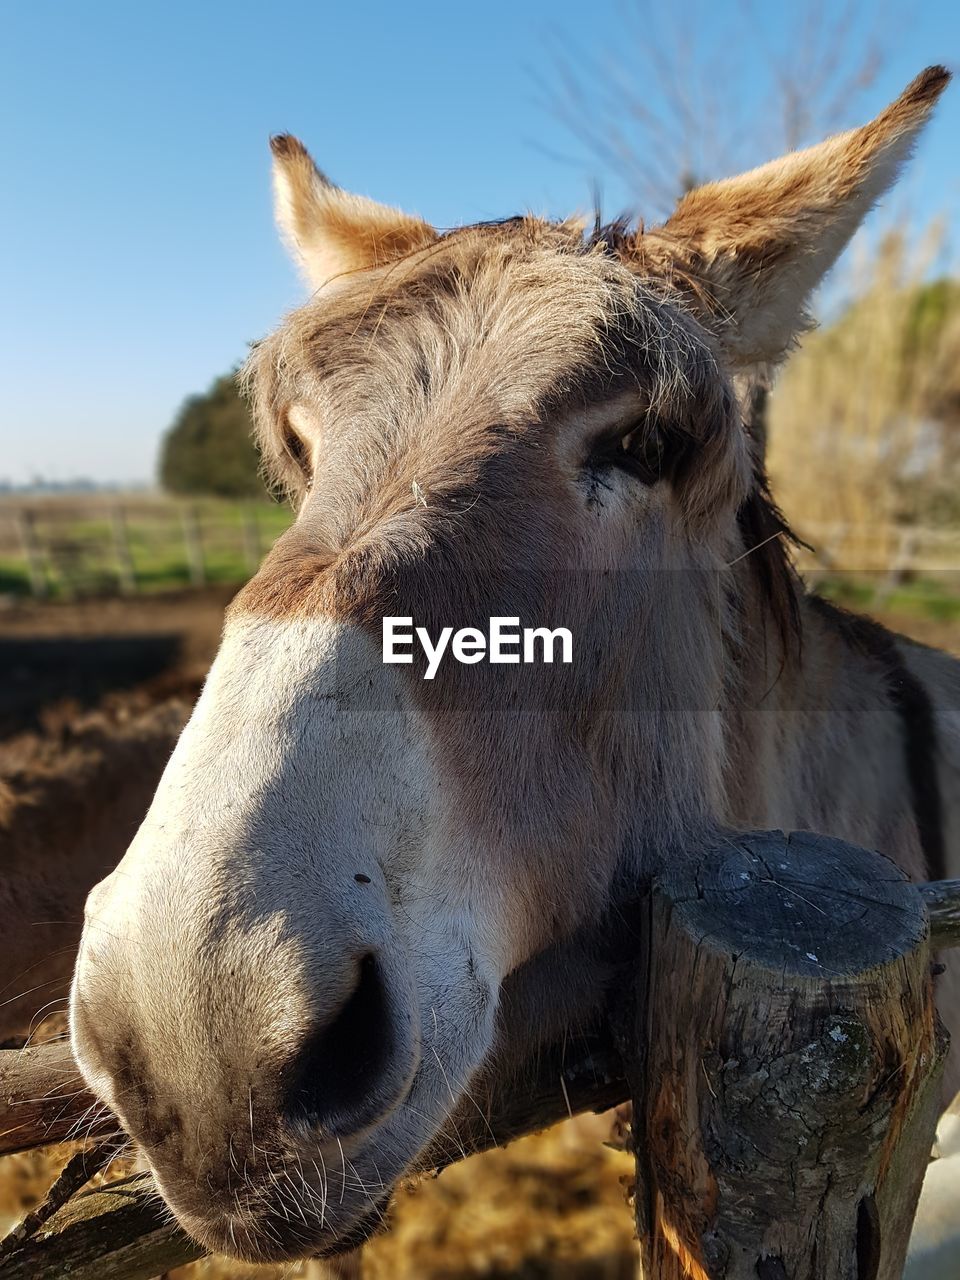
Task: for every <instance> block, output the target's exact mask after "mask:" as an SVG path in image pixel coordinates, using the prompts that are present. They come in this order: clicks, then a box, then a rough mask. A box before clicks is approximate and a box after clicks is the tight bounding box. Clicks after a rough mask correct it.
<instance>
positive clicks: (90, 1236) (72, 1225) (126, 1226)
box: [0, 1174, 203, 1280]
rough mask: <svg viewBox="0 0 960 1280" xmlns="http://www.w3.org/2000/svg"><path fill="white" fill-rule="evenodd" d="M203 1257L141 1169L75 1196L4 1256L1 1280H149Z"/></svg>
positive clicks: (0, 1270) (0, 1269)
mask: <svg viewBox="0 0 960 1280" xmlns="http://www.w3.org/2000/svg"><path fill="white" fill-rule="evenodd" d="M202 1256H203V1250H202V1249H201V1248H200V1246H199V1245H198V1244H196V1243H195V1241H193V1240H191V1239H190V1237H189V1236H188V1235H187V1234H186V1232H184V1231H181V1230H180V1229H179V1228H177V1227H172V1226H171V1225H170V1214H169V1212H168V1211H167V1210H166V1209H165V1208H164V1206H163V1204H162V1202H161V1201H160V1199H159V1197H158V1196H157V1194H156V1191H155V1190H154V1188H153V1183H152V1181H151V1179H150V1178H149V1177H148V1176H147V1175H146V1174H140V1175H138V1176H137V1177H134V1178H129V1179H127V1180H125V1181H123V1182H113V1183H110V1184H109V1185H108V1186H106V1187H103V1188H101V1189H99V1190H97V1191H91V1192H88V1193H87V1194H85V1195H80V1196H75V1197H74V1199H72V1200H71V1201H69V1202H68V1203H67V1204H66V1205H64V1207H63V1208H62V1209H61V1210H60V1212H59V1213H57V1214H55V1215H54V1217H52V1218H51V1219H50V1220H49V1221H48V1222H47V1223H45V1225H44V1227H43V1229H42V1230H41V1231H40V1232H38V1234H37V1235H35V1236H33V1237H32V1238H31V1239H30V1240H28V1241H27V1242H26V1243H25V1245H24V1247H23V1248H22V1249H19V1250H18V1251H17V1252H16V1253H13V1254H11V1255H10V1256H9V1257H6V1258H4V1259H3V1262H2V1265H0V1277H2V1280H63V1277H64V1276H70V1278H71V1280H150V1277H151V1276H158V1275H162V1274H163V1273H164V1272H165V1271H169V1270H171V1269H172V1268H173V1267H180V1266H184V1265H185V1264H186V1263H188V1262H193V1261H194V1260H195V1259H196V1258H199V1257H202Z"/></svg>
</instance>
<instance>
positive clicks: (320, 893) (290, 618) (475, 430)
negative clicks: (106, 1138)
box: [72, 69, 947, 1258]
mask: <svg viewBox="0 0 960 1280" xmlns="http://www.w3.org/2000/svg"><path fill="white" fill-rule="evenodd" d="M946 79H947V77H946V73H945V72H943V71H941V70H939V69H933V70H930V71H927V72H926V73H924V74H923V75H922V76H920V77H919V78H918V79H917V80H916V81H915V82H914V83H913V84H912V85H911V86H910V87H909V88H908V89H907V90H906V92H905V93H904V94H903V96H902V97H901V98H899V99H898V100H897V101H896V102H895V103H894V104H893V105H892V106H891V107H889V108H888V109H887V110H886V111H884V112H883V113H882V114H881V115H880V116H879V117H878V118H877V119H876V120H875V121H874V122H873V123H872V124H870V125H867V126H866V127H865V128H862V129H858V130H855V131H853V132H851V133H848V134H845V135H843V136H841V137H836V138H833V139H831V140H830V141H828V142H826V143H824V144H823V145H822V146H819V147H815V148H813V149H812V150H809V151H805V152H800V153H796V154H793V155H789V156H787V157H786V158H784V159H783V160H780V161H777V162H775V163H773V164H770V165H767V166H765V167H763V168H761V169H757V170H755V171H753V172H752V173H748V174H746V175H744V176H742V177H739V178H734V179H732V180H730V181H726V182H719V183H715V184H712V185H710V186H707V187H703V188H701V189H699V190H695V191H693V192H691V193H690V194H689V195H688V196H686V197H685V198H684V200H683V201H682V202H681V204H680V205H679V207H678V209H677V211H676V212H675V214H674V215H673V217H672V218H671V219H670V220H669V221H668V222H667V223H666V225H664V226H662V227H659V228H656V229H654V230H650V231H647V232H640V231H632V230H630V229H628V228H626V227H622V226H617V227H610V228H606V229H602V230H598V231H597V232H596V233H595V234H593V235H592V236H585V235H584V233H583V228H582V227H581V225H580V224H577V223H573V222H568V223H561V224H550V223H546V222H543V221H540V220H538V219H534V218H529V217H528V218H517V219H512V220H508V221H506V222H502V223H498V224H494V225H480V226H473V227H466V228H463V229H461V230H457V231H453V232H450V233H448V234H443V235H441V234H438V233H437V232H436V231H434V230H433V229H432V228H431V227H429V226H428V225H427V224H426V223H425V222H423V221H421V220H420V219H418V218H415V217H410V216H407V215H405V214H401V213H397V212H395V211H394V210H392V209H388V208H385V207H382V206H380V205H378V204H375V203H373V202H372V201H370V200H367V199H364V198H361V197H356V196H350V195H347V194H345V193H344V192H343V191H341V190H339V189H338V188H337V187H335V186H334V185H332V184H331V183H330V182H328V181H327V179H326V178H324V177H323V176H322V175H321V174H320V173H319V172H318V170H317V169H316V168H315V167H314V165H313V162H312V161H311V159H310V157H309V156H308V155H307V152H306V151H305V150H304V148H303V147H302V146H301V145H300V143H299V142H297V141H296V140H294V139H293V138H289V137H283V138H277V139H275V140H274V143H273V151H274V157H275V178H276V193H277V210H278V218H279V222H280V225H281V229H282V231H283V233H284V235H285V236H286V238H287V239H288V240H289V242H290V244H291V246H292V248H293V250H294V253H295V254H296V256H297V258H298V259H299V261H300V263H301V264H302V266H303V269H304V271H305V273H306V275H307V278H308V280H309V281H310V283H311V285H312V288H313V293H312V295H311V297H310V299H309V301H308V302H307V303H306V304H305V305H304V306H303V307H301V308H300V309H299V310H297V311H296V312H294V313H293V314H292V315H291V316H290V317H289V318H288V319H287V320H286V322H285V323H284V324H283V326H282V327H281V329H280V330H279V332H277V333H276V334H274V335H273V336H272V337H271V338H269V339H267V340H266V341H265V342H263V343H261V344H260V345H259V346H258V347H257V349H256V351H255V352H254V354H253V356H252V358H251V360H250V363H249V370H248V373H249V380H250V386H251V389H252V395H253V400H254V404H255V410H256V422H257V431H258V434H259V439H260V444H261V448H262V451H263V454H264V456H265V458H266V460H267V464H268V466H269V467H270V469H271V472H272V473H273V475H274V477H275V478H276V479H277V480H279V481H280V482H282V483H283V484H284V485H285V486H286V488H287V489H288V490H289V492H290V493H291V495H292V496H293V499H294V501H295V503H296V507H297V513H298V514H297V519H296V522H295V523H294V525H293V527H292V528H291V529H290V530H289V532H288V533H286V534H285V535H284V536H283V537H282V538H281V539H280V540H279V541H278V543H277V544H276V546H275V547H274V549H273V550H272V552H271V553H270V555H269V556H268V557H267V559H266V561H265V562H264V565H263V567H262V568H261V570H260V572H259V573H258V574H257V575H256V577H255V578H254V579H253V580H252V581H251V582H250V583H249V584H248V586H247V587H246V588H245V589H244V590H243V591H242V592H241V593H240V594H239V596H238V597H237V598H236V600H235V601H234V603H233V605H232V606H231V608H230V611H229V614H228V617H227V622H226V627H225V631H224V637H223V643H222V647H221V649H220V652H219V654H218V656H217V658H216V661H215V663H214V665H213V668H212V670H211V672H210V676H209V679H208V681H207V684H206V688H205V689H204V692H203V695H202V697H201V698H200V701H199V703H198V705H197V708H196V710H195V712H194V714H193V717H192V719H191V721H190V723H189V725H188V726H187V728H186V730H185V731H184V734H183V737H182V738H181V740H180V743H179V745H178V746H177V749H176V751H175V753H174V755H173V758H172V759H171V761H170V764H169V767H168V768H167V771H166V773H165V774H164V777H163V779H162V781H161V783H160V787H159V790H158V792H157V795H156V798H155V800H154V802H153V805H152V806H151V808H150V811H149V813H148V815H147V817H146V820H145V821H144V823H143V826H142V827H141V829H140V831H139V833H138V835H137V837H136V839H135V841H134V843H133V845H132V846H131V848H130V850H129V852H128V853H127V855H126V857H125V858H124V859H123V861H122V862H121V864H120V866H119V867H118V868H117V870H116V871H115V872H114V873H113V874H112V875H111V876H109V877H108V878H107V879H106V880H105V881H104V882H103V883H102V884H100V885H99V886H97V888H96V889H94V891H93V892H92V893H91V895H90V899H89V903H88V907H87V924H86V929H85V933H84V941H83V947H82V952H81V956H80V960H79V963H78V968H77V974H76V979H75V984H74V992H73V1003H72V1028H73V1041H74V1046H75V1050H76V1054H77V1057H78V1060H79V1062H80V1064H81V1066H82V1069H83V1072H84V1074H85V1076H86V1078H87V1080H88V1082H89V1083H90V1085H91V1087H92V1088H93V1089H94V1090H95V1091H96V1093H97V1094H98V1095H99V1096H100V1097H101V1098H102V1099H103V1100H104V1101H105V1102H106V1103H107V1104H108V1105H109V1106H110V1107H111V1108H113V1110H114V1111H115V1112H116V1114H117V1115H118V1117H119V1118H120V1120H121V1121H122V1123H123V1125H124V1127H125V1128H126V1129H127V1130H128V1131H129V1132H130V1133H131V1134H132V1135H133V1136H134V1138H136V1139H137V1141H138V1142H139V1144H140V1145H141V1146H142V1149H143V1151H144V1153H145V1156H146V1159H147V1160H148V1161H149V1164H150V1167H151V1168H152V1170H153V1171H154V1174H155V1176H156V1180H157V1184H158V1186H159V1188H160V1190H161V1192H162V1194H163V1196H164V1197H165V1199H166V1200H167V1202H168V1203H169V1205H170V1206H171V1208H172V1209H173V1210H174V1212H175V1213H176V1215H177V1217H178V1218H179V1219H180V1221H181V1222H182V1223H183V1225H184V1226H185V1227H186V1228H187V1230H188V1231H190V1232H191V1233H192V1234H194V1235H195V1236H196V1237H197V1238H198V1239H199V1240H201V1241H202V1242H203V1243H204V1244H205V1245H207V1246H209V1247H210V1248H212V1249H217V1250H226V1251H228V1252H235V1253H240V1254H243V1255H248V1256H251V1257H259V1258H268V1257H269V1258H284V1257H291V1256H298V1255H302V1254H307V1253H317V1252H330V1251H335V1250H337V1249H339V1248H345V1247H348V1246H349V1245H351V1244H352V1243H354V1242H355V1241H356V1240H357V1239H358V1238H360V1237H361V1236H362V1234H363V1232H364V1231H365V1230H366V1229H367V1228H368V1226H369V1225H370V1223H371V1222H372V1221H373V1220H375V1219H376V1218H377V1216H378V1214H379V1210H380V1207H381V1203H382V1201H383V1199H384V1198H385V1197H386V1195H387V1194H388V1192H389V1189H390V1188H391V1186H392V1185H393V1184H394V1182H395V1181H396V1179H397V1178H398V1177H399V1176H400V1175H401V1174H403V1173H404V1171H405V1170H407V1169H408V1168H410V1167H411V1165H412V1164H413V1163H414V1162H415V1161H416V1159H417V1157H418V1154H419V1153H421V1152H422V1151H423V1150H424V1148H425V1147H426V1146H427V1145H428V1144H429V1143H430V1142H431V1140H432V1139H434V1138H435V1137H436V1135H437V1134H438V1133H439V1132H440V1131H441V1130H442V1129H443V1126H444V1124H445V1122H446V1120H447V1118H448V1117H449V1115H450V1113H451V1111H452V1109H453V1108H454V1107H455V1105H456V1104H457V1103H458V1101H459V1100H460V1099H461V1097H462V1096H463V1095H464V1093H465V1091H466V1090H467V1089H468V1088H469V1081H470V1079H471V1075H472V1073H474V1072H475V1071H476V1070H477V1069H478V1068H479V1067H480V1066H481V1064H482V1063H483V1062H484V1059H485V1057H486V1056H487V1055H488V1054H489V1051H490V1046H491V1043H492V1038H493V1036H494V1030H495V1021H496V1018H497V1011H498V996H499V992H500V988H501V984H502V982H503V980H504V978H505V976H506V975H507V974H509V973H510V972H511V971H512V970H514V969H515V968H516V967H517V966H518V965H520V964H521V963H522V962H524V961H525V960H527V959H528V958H529V957H531V956H532V955H533V954H534V953H536V952H537V951H538V950H540V949H542V948H544V947H545V946H547V945H548V944H549V943H550V942H551V941H554V940H557V939H559V938H561V937H563V936H564V935H565V934H567V933H569V932H570V931H571V930H572V929H574V928H575V927H576V926H577V925H578V924H579V923H581V922H583V921H585V920H586V919H588V918H590V917H593V916H595V915H596V914H597V913H598V912H600V911H601V910H602V908H603V906H604V903H605V901H606V900H607V898H608V895H609V891H610V887H611V884H612V882H613V880H614V877H615V876H616V875H617V873H618V871H620V870H621V869H622V868H623V866H624V863H625V862H626V861H627V860H628V859H633V858H638V857H645V858H648V859H651V860H652V859H655V858H659V857H664V856H670V853H671V851H673V850H677V849H678V848H680V847H681V846H682V844H683V842H684V841H685V840H688V839H692V838H694V836H695V834H696V832H697V830H698V829H701V828H702V826H703V824H705V823H708V822H710V821H711V820H712V819H715V818H717V817H718V816H719V815H720V814H721V812H722V804H723V798H722V795H721V785H720V769H721V763H722V759H723V753H724V742H723V722H722V716H721V715H720V714H719V712H718V708H719V707H720V706H721V704H722V701H723V698H724V696H725V687H726V681H725V674H726V673H725V669H724V656H723V655H724V653H725V652H726V651H727V649H726V647H725V645H724V644H723V643H722V641H723V633H724V632H725V631H726V632H727V633H732V631H733V626H734V623H733V620H732V619H731V616H730V614H731V613H734V612H735V609H731V607H730V601H729V600H728V599H726V598H724V600H723V602H722V603H721V599H720V598H719V596H720V593H718V590H717V577H716V575H717V573H718V571H719V570H720V569H721V568H722V567H723V566H726V565H728V564H729V563H730V562H731V561H733V560H735V559H736V558H737V557H738V556H740V555H741V554H742V553H743V551H744V550H746V549H748V546H747V544H748V543H750V542H751V541H752V540H754V539H756V537H757V534H758V532H763V531H764V530H772V531H773V532H776V527H777V526H776V523H775V518H774V515H773V514H772V509H771V508H770V507H769V506H768V505H766V499H765V494H764V492H763V490H762V479H761V477H759V475H758V468H757V467H756V466H755V465H754V463H753V461H752V456H751V448H750V441H749V440H748V438H747V435H746V432H745V430H744V428H743V425H742V422H741V418H740V415H739V413H738V408H737V401H736V397H735V394H734V392H733V390H732V384H733V379H734V378H735V376H736V375H737V374H738V373H740V372H742V371H744V370H746V369H749V368H751V367H753V366H755V365H757V364H773V363H775V362H777V361H778V360H779V359H780V358H781V357H782V356H783V355H784V353H785V352H786V351H787V350H788V349H789V347H790V345H791V343H792V342H793V341H794V339H795V336H796V334H797V333H798V332H799V331H800V330H801V329H803V327H804V325H805V323H806V320H805V312H804V307H805V303H806V301H807V299H808V297H809V295H810V292H811V290H812V289H813V288H814V286H815V285H816V283H817V281H818V280H819V279H820V278H821V276H822V275H823V273H824V272H825V271H826V270H827V268H828V267H829V266H830V265H831V263H832V262H833V261H834V260H835V258H836V257H837V255H838V254H839V252H840V251H841V249H842V248H843V246H844V245H845V244H846V242H847V241H848V239H849V238H850V236H851V234H852V233H853V230H854V228H855V227H856V225H857V223H858V222H859V220H860V219H861V217H862V216H863V214H864V213H865V212H866V211H867V210H868V209H869V207H870V206H871V204H872V203H873V202H874V201H875V199H876V198H877V197H878V196H879V195H880V194H881V192H882V191H883V190H884V189H885V188H886V187H887V186H888V184H889V183H890V182H891V181H892V180H893V178H894V177H895V175H896V173H897V171H898V169H899V167H900V165H901V163H902V162H903V160H904V159H905V157H906V156H907V154H908V153H909V151H910V147H911V144H912V142H913V139H914V137H915V135H916V133H917V131H918V130H919V128H920V127H921V125H922V124H923V122H924V120H925V119H926V117H927V116H928V114H929V112H930V110H931V108H932V105H933V103H934V101H935V100H936V98H937V96H938V94H939V92H940V91H941V89H942V88H943V86H944V84H945V82H946ZM764 522H766V523H764ZM751 563H752V561H751ZM764 563H766V565H767V569H768V570H771V571H773V572H776V571H778V569H777V566H778V565H779V569H780V570H782V572H784V573H786V572H787V568H786V565H785V562H783V561H777V560H775V559H769V558H768V559H767V560H766V561H765V562H764ZM768 586H769V583H768ZM385 616H401V617H410V618H412V619H413V624H414V625H415V626H416V625H419V626H422V627H424V628H425V629H426V630H427V632H428V633H429V634H430V635H431V636H433V637H436V636H437V635H438V633H439V632H440V631H441V629H442V628H444V627H453V628H461V627H467V626H471V627H477V628H480V629H481V630H483V629H486V628H487V626H488V621H489V619H490V618H492V617H515V618H519V620H520V623H521V624H522V625H530V626H547V627H549V628H556V627H560V626H562V627H566V628H568V629H569V630H570V631H571V633H572V636H573V662H572V664H570V665H569V666H564V665H561V664H560V663H554V664H553V665H545V664H541V665H532V666H531V665H526V664H523V663H517V664H499V665H493V664H490V663H489V662H481V663H476V662H473V661H467V660H465V661H463V662H457V661H448V662H446V663H444V664H442V666H441V667H440V669H439V670H438V671H437V673H436V676H435V678H433V679H431V680H426V679H424V678H423V677H424V664H423V662H422V661H421V660H420V659H419V658H418V657H417V656H416V654H413V655H412V656H414V657H415V659H416V660H415V661H413V662H411V663H410V664H409V665H402V666H398V665H386V664H385V663H384V662H383V661H382V652H381V628H382V622H383V618H384V617H385ZM470 656H472V657H475V656H476V654H475V653H474V654H472V655H470ZM532 1034H534V1032H533V1030H531V1035H532Z"/></svg>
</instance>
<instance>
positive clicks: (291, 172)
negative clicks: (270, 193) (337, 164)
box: [270, 134, 437, 289]
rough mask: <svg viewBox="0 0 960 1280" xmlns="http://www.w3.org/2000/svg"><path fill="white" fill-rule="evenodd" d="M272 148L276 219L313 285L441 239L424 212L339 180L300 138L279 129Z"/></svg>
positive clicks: (323, 283) (404, 253)
mask: <svg viewBox="0 0 960 1280" xmlns="http://www.w3.org/2000/svg"><path fill="white" fill-rule="evenodd" d="M270 149H271V150H272V152H273V190H274V206H275V212H276V219H277V225H278V227H279V228H280V233H281V235H282V236H283V238H284V240H285V241H286V242H287V244H288V246H289V248H290V251H291V253H292V255H293V257H294V259H295V261H296V262H297V263H298V264H299V266H300V268H301V270H302V272H303V274H304V276H305V277H306V279H307V282H308V283H309V284H310V285H311V286H312V287H313V288H314V289H320V288H322V287H323V286H324V285H327V284H329V283H332V282H333V281H335V280H336V279H337V278H338V277H340V276H343V275H346V274H348V273H351V272H355V271H364V270H366V269H367V268H369V267H377V266H382V265H383V264H384V263H388V262H391V261H394V260H396V259H397V258H402V257H403V256H404V255H406V254H408V253H410V252H412V251H413V250H415V249H422V248H426V247H427V246H428V245H430V244H432V243H433V242H434V241H435V240H436V239H437V233H436V232H435V231H434V229H433V228H432V227H431V226H429V225H428V224H427V223H426V222H424V221H423V219H422V218H417V217H413V216H411V215H410V214H406V213H401V212H400V210H399V209H391V208H390V207H389V206H388V205H383V204H377V202H376V201H375V200H368V199H367V197H366V196H354V195H350V194H349V193H348V192H346V191H343V190H341V188H340V187H338V186H335V185H334V183H332V182H331V181H330V180H329V178H327V177H326V176H325V175H324V174H322V173H321V172H320V170H319V169H318V168H317V166H316V165H315V164H314V162H313V160H312V159H311V157H310V153H309V152H308V151H307V149H306V147H305V146H304V145H303V143H302V142H300V141H299V139H298V138H294V137H292V136H291V135H290V134H280V135H278V136H277V137H275V138H271V139H270Z"/></svg>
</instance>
